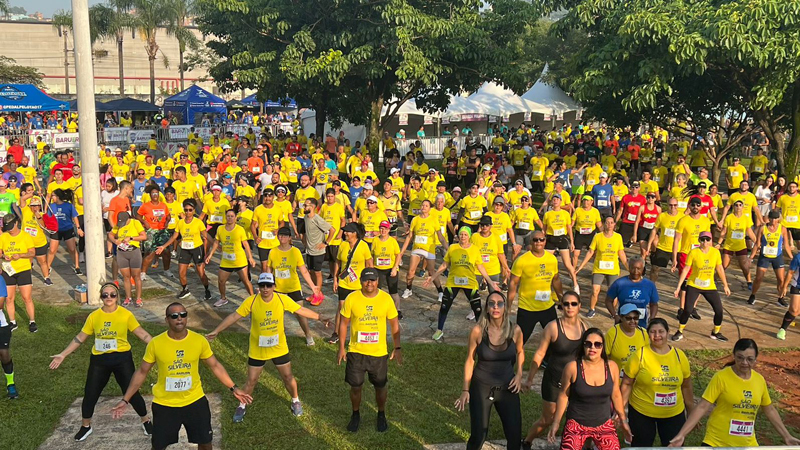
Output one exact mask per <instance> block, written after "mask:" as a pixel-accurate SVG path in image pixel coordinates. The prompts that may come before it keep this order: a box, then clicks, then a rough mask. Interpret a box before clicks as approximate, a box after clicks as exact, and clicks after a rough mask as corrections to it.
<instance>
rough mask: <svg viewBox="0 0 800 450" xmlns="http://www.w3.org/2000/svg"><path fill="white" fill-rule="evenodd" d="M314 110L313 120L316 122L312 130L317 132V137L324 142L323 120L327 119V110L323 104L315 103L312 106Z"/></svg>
mask: <svg viewBox="0 0 800 450" xmlns="http://www.w3.org/2000/svg"><path fill="white" fill-rule="evenodd" d="M314 112H315V113H316V117H315V120H316V122H317V124H316V130H314V132H315V133H316V134H317V138H318V139H320V140H322V141H323V143H324V142H325V139H324V138H325V122H327V121H328V112H327V110H326V108H325V107H324V106H322V107H321V105H315V106H314Z"/></svg>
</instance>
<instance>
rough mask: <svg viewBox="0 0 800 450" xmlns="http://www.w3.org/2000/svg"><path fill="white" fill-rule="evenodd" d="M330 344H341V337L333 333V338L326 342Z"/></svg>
mask: <svg viewBox="0 0 800 450" xmlns="http://www.w3.org/2000/svg"><path fill="white" fill-rule="evenodd" d="M325 341H326V342H327V343H328V344H338V343H339V335H338V334H336V333H333V334H332V335H331V337H329V338H328V339H326V340H325Z"/></svg>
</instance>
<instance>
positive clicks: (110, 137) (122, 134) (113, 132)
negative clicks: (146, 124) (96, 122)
mask: <svg viewBox="0 0 800 450" xmlns="http://www.w3.org/2000/svg"><path fill="white" fill-rule="evenodd" d="M130 130H131V129H130V128H128V127H120V128H103V141H104V142H105V143H106V144H108V143H110V142H124V143H127V142H128V132H129V131H130Z"/></svg>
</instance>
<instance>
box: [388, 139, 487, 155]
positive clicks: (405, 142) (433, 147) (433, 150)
mask: <svg viewBox="0 0 800 450" xmlns="http://www.w3.org/2000/svg"><path fill="white" fill-rule="evenodd" d="M451 139H452V140H453V143H454V144H455V148H456V154H461V150H462V149H465V148H466V144H465V142H466V140H467V138H466V137H465V136H441V137H425V138H421V139H415V138H406V139H395V142H396V143H397V149H398V150H399V151H400V155H401V156H404V155H405V153H406V152H407V151H408V149H409V146H410V145H411V144H413V143H414V142H416V141H419V142H420V144H421V145H422V147H421V148H420V149H419V150H421V151H422V154H423V155H424V156H425V159H441V158H442V156H443V155H444V149H445V147H447V142H448V141H450V140H451ZM471 142H472V143H480V144H483V145H485V146H486V148H489V147H490V146H491V144H492V136H486V135H481V136H472V138H471ZM380 149H381V151H380V152H379V155H378V158H379V161H383V151H384V145H383V142H382V141H381V145H380Z"/></svg>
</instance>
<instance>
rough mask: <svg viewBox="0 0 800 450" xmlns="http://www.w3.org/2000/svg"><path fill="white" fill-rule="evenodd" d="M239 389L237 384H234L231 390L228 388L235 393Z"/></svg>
mask: <svg viewBox="0 0 800 450" xmlns="http://www.w3.org/2000/svg"><path fill="white" fill-rule="evenodd" d="M238 388H239V386H237V385H236V383H233V386H231V387H230V388H228V389H230V390H231V392H233V391H235V390H236V389H238Z"/></svg>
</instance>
